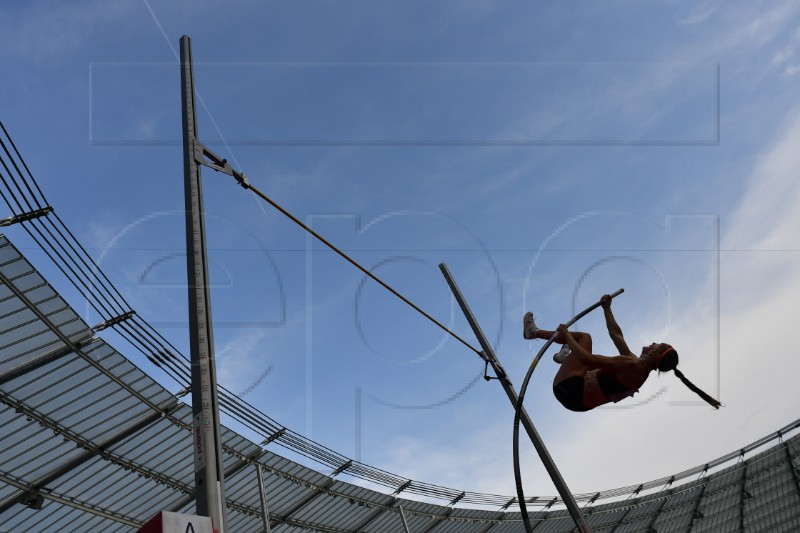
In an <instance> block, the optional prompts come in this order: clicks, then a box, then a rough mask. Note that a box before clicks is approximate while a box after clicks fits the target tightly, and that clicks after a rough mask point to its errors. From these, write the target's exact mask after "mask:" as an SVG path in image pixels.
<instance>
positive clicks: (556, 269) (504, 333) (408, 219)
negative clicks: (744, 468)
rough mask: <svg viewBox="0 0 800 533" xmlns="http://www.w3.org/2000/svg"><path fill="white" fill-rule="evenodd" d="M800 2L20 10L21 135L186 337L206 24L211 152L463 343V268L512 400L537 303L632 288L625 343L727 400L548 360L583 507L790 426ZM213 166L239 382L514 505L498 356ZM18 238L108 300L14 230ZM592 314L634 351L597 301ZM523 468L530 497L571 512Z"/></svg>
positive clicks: (396, 462) (535, 472)
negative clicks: (192, 103) (631, 395)
mask: <svg viewBox="0 0 800 533" xmlns="http://www.w3.org/2000/svg"><path fill="white" fill-rule="evenodd" d="M798 11H800V6H798V5H797V4H796V3H794V2H725V3H723V2H720V1H705V2H674V1H670V2H667V1H664V2H648V3H642V2H632V1H609V2H603V3H601V4H589V3H585V2H576V1H568V2H559V3H557V4H555V3H554V4H549V5H545V4H542V3H527V2H491V1H483V0H470V1H461V2H455V1H437V2H417V1H410V2H408V1H406V2H400V1H395V2H392V1H381V2H366V1H342V2H323V1H306V0H301V1H298V2H253V1H246V0H241V1H233V2H228V3H226V4H224V5H223V4H220V3H217V2H206V1H201V2H180V1H164V2H155V1H144V0H117V1H109V2H101V1H75V2H69V3H62V2H55V1H51V2H47V1H34V2H27V3H25V4H16V3H15V4H12V5H6V6H4V7H3V9H2V15H3V16H2V18H0V61H2V63H3V67H4V73H5V74H4V76H3V78H2V82H1V83H0V97H1V98H2V101H3V102H4V105H3V112H2V116H1V117H0V118H2V120H3V122H4V124H5V125H6V127H7V128H8V129H9V131H10V133H11V134H12V136H13V137H14V140H15V142H16V143H17V146H18V147H19V148H20V150H21V151H22V153H23V155H24V156H25V157H26V158H27V161H28V164H29V166H30V167H31V170H32V171H33V173H34V175H35V176H36V177H37V179H38V181H39V183H40V185H41V186H42V188H43V189H44V192H45V194H46V196H47V197H48V199H49V200H50V202H51V203H52V204H53V206H54V207H55V208H56V210H57V211H58V213H59V214H60V216H61V217H62V219H63V220H64V221H65V222H66V223H67V224H68V225H69V226H70V228H72V230H73V231H74V232H75V233H76V234H77V236H78V238H79V240H80V241H81V242H82V243H83V244H84V245H85V246H86V247H87V248H88V249H89V250H90V252H91V253H92V255H93V256H94V257H95V258H96V260H97V261H98V262H99V263H100V265H101V267H102V268H103V269H104V271H105V272H106V273H107V274H108V275H109V277H110V278H111V279H112V280H113V281H114V282H115V284H116V285H117V286H118V287H119V288H120V290H121V291H122V292H123V294H124V295H125V296H126V298H128V299H129V301H130V302H131V303H132V304H133V305H134V307H135V308H136V309H137V311H138V313H139V314H140V315H141V316H143V317H145V318H146V319H147V320H148V321H150V322H151V323H153V324H154V325H156V326H157V327H158V328H159V329H160V330H161V331H162V332H163V333H164V335H165V336H167V338H169V339H170V340H171V341H172V342H174V343H175V344H176V345H177V346H179V347H182V348H185V349H186V350H187V351H188V348H186V347H187V346H188V339H187V330H186V326H185V320H186V319H185V316H186V295H185V287H184V285H185V266H184V257H183V255H182V253H183V247H184V235H183V231H184V228H183V214H182V209H183V191H182V189H183V184H182V172H183V171H182V160H181V153H180V145H179V142H180V135H181V133H180V93H179V70H178V62H177V59H176V51H177V49H178V39H179V38H180V36H181V35H183V34H188V35H190V36H191V37H192V40H193V52H194V59H195V62H196V72H197V78H196V83H197V89H198V92H199V95H200V98H201V99H202V103H203V106H202V108H201V109H199V110H198V125H199V130H200V136H201V138H202V140H203V141H205V142H207V143H208V144H209V145H210V146H211V147H212V148H213V149H214V150H215V151H217V152H218V153H219V154H220V155H222V156H223V157H227V158H228V159H229V160H230V161H231V162H232V164H233V165H234V166H235V167H237V168H238V169H241V170H243V171H245V172H246V173H247V174H248V175H249V176H250V178H251V180H252V182H253V183H254V184H255V185H256V186H258V187H259V188H260V189H261V190H263V191H264V192H266V193H267V194H268V195H270V196H271V197H273V198H274V199H275V200H276V201H278V202H279V203H281V204H282V205H284V206H285V207H286V208H287V209H289V210H290V211H292V212H293V213H294V214H295V215H297V216H298V217H299V218H301V219H302V220H304V221H306V222H307V223H309V224H311V225H312V226H313V227H314V228H315V229H317V230H318V231H320V232H321V233H322V234H324V235H326V236H327V237H328V238H329V239H330V240H332V241H333V242H335V243H337V245H339V246H341V247H342V248H344V249H346V250H347V251H348V252H349V253H350V254H351V255H352V256H353V257H354V258H355V259H356V260H358V261H360V262H361V263H362V264H364V265H365V266H366V267H368V268H370V269H374V272H375V273H376V274H377V275H379V276H381V277H382V278H383V279H385V280H386V281H388V282H389V283H390V284H391V285H393V286H394V287H395V288H397V289H398V290H400V291H401V292H402V293H403V294H405V295H406V296H407V297H409V298H410V299H412V300H413V301H415V302H416V303H417V304H418V305H420V306H421V307H422V308H424V309H425V310H427V311H428V312H429V313H431V314H432V315H434V316H436V317H437V318H439V319H440V320H441V321H443V322H444V323H445V324H448V325H450V326H451V327H453V328H454V329H455V330H456V331H458V332H459V333H460V334H462V335H463V336H464V337H465V338H468V339H469V340H470V341H471V342H472V339H473V338H472V335H471V333H470V331H469V329H468V327H467V326H466V323H465V320H464V319H463V317H462V316H461V315H460V312H459V311H458V310H457V308H456V307H455V305H454V302H453V301H452V298H451V296H450V293H449V290H448V289H447V286H446V284H445V283H444V280H443V278H442V277H441V275H440V274H439V272H438V269H437V268H436V265H437V264H438V263H440V262H442V261H444V262H446V263H447V264H448V265H449V267H450V269H451V271H452V272H453V274H454V276H455V278H456V279H457V281H458V282H459V284H460V286H461V289H462V291H463V292H464V293H465V295H466V297H467V298H468V300H469V302H470V304H471V306H472V308H473V310H474V311H475V313H476V315H477V316H478V318H479V320H480V321H481V323H482V326H483V328H484V330H485V331H486V333H487V335H488V336H489V338H490V339H492V340H493V342H495V343H496V351H497V352H498V355H499V357H500V359H501V361H502V362H503V364H504V365H505V367H506V369H507V370H508V371H509V373H510V375H511V376H512V380H513V381H514V383H515V384H516V385H519V383H520V382H521V381H522V378H523V376H524V373H525V371H526V370H527V366H528V364H529V362H530V360H531V358H532V357H533V355H534V354H535V353H536V351H537V350H538V346H539V344H537V343H530V342H526V341H524V340H523V339H522V338H521V335H520V333H521V332H520V329H521V327H520V322H521V317H522V315H523V313H524V311H525V310H527V309H532V310H533V311H534V312H536V314H537V315H538V316H539V317H540V322H541V324H542V325H546V326H551V325H552V326H554V325H556V324H558V323H559V322H563V321H566V320H567V319H569V318H570V317H571V316H572V315H573V314H574V313H575V312H577V311H579V310H580V309H582V308H583V307H586V306H587V305H589V304H591V303H593V302H594V301H596V300H597V299H598V298H599V296H600V295H602V294H603V293H605V292H611V291H613V290H616V289H617V288H620V287H624V288H625V290H626V293H625V294H624V295H623V296H621V297H620V298H619V299H617V300H616V301H615V304H614V309H615V312H616V314H617V317H618V320H619V322H620V324H621V326H622V328H623V331H624V332H625V334H626V338H627V339H628V341H629V344H630V345H631V347H632V348H634V349H635V350H638V349H639V347H640V346H643V345H645V344H649V343H650V342H652V341H653V340H657V341H660V340H666V341H669V342H671V343H672V344H674V345H675V346H676V347H677V348H678V350H679V352H680V354H681V368H682V369H683V371H684V373H685V374H686V375H687V376H688V377H689V378H690V379H692V380H693V381H694V382H695V383H696V384H697V385H698V386H700V387H701V388H703V389H705V390H706V391H707V392H709V393H711V394H712V395H715V396H720V397H721V399H722V402H723V403H724V404H725V408H724V409H722V410H720V411H713V410H711V409H710V408H707V407H705V406H704V405H701V404H699V403H698V402H697V401H696V397H694V396H693V395H692V393H691V392H689V391H687V390H686V389H685V388H684V387H683V386H682V385H681V384H680V382H678V381H677V380H676V379H675V378H674V376H672V375H671V374H666V375H663V376H661V377H659V378H656V377H652V378H651V381H650V382H648V384H647V385H646V386H645V387H644V388H643V389H642V391H641V392H640V394H638V395H637V396H636V397H635V399H634V400H633V401H628V402H627V403H623V404H620V405H619V406H617V407H614V408H608V409H602V410H596V411H593V412H591V413H586V414H575V413H570V412H567V411H565V410H564V409H563V408H561V407H560V405H558V404H557V403H556V401H555V400H554V399H553V398H552V393H551V392H550V385H551V380H552V377H553V375H554V374H555V371H556V368H555V365H554V364H553V363H552V362H551V361H550V359H549V357H546V358H545V359H544V360H543V363H542V364H541V365H540V367H539V369H538V370H537V373H536V374H535V375H534V379H533V381H532V384H531V388H530V389H529V391H528V394H527V409H528V411H529V412H530V413H531V416H532V417H533V418H534V422H535V424H536V425H537V427H538V428H539V431H540V433H541V434H542V436H543V438H544V439H545V442H546V443H547V444H548V446H549V447H550V448H551V453H552V455H553V456H554V458H555V459H556V461H557V462H558V463H559V464H560V465H561V469H562V473H563V475H564V477H565V479H566V480H567V482H568V484H569V485H570V487H571V488H572V489H573V490H575V491H576V492H589V491H593V490H601V489H606V488H613V487H617V486H622V485H628V484H635V483H637V482H640V481H643V480H646V479H652V478H656V477H661V476H664V475H668V474H671V473H675V472H678V471H680V470H683V469H685V468H688V467H692V466H695V465H697V464H701V463H703V462H705V461H707V460H709V459H712V458H714V457H716V456H719V455H721V454H724V453H727V452H730V451H732V450H735V449H737V448H738V447H740V446H742V445H744V444H746V443H749V442H751V441H753V440H755V439H757V438H759V437H761V436H763V435H764V434H766V433H768V432H771V431H774V430H776V429H778V428H779V427H781V426H783V425H785V424H786V423H788V422H791V421H792V420H794V418H795V417H796V410H795V409H793V406H795V405H797V403H798V400H800V398H798V389H797V388H796V387H795V386H794V381H795V379H796V378H795V376H796V372H797V371H798V367H799V366H800V363H798V361H797V359H796V358H795V357H793V354H792V353H791V349H790V348H787V346H788V344H789V342H790V339H791V334H792V331H793V328H794V327H795V326H794V320H793V319H794V317H796V316H797V312H798V309H797V295H798V293H800V278H799V277H798V274H797V271H798V269H797V268H796V267H797V265H798V262H800V257H798V249H799V248H798V237H797V234H796V231H795V228H796V227H797V222H798V220H797V219H798V215H797V214H796V213H798V212H800V210H798V207H800V206H798V200H800V196H799V195H798V190H797V185H796V184H797V177H796V175H795V174H796V170H795V169H796V168H798V163H800V161H798V159H800V156H798V155H797V153H798V152H797V150H796V148H795V147H796V146H797V143H798V142H800V106H798V104H797V102H796V94H797V88H798V74H800V70H798V69H800V66H799V65H800V57H798V52H797V50H798V45H800V32H798V31H797V29H796V28H797V27H798V20H800V13H798ZM203 175H204V193H205V202H206V209H207V212H208V214H207V217H208V218H207V227H208V230H207V231H208V239H209V246H210V258H211V278H212V284H213V286H214V288H213V292H212V298H213V306H214V315H213V316H214V320H215V326H216V329H215V335H216V339H215V341H216V350H217V356H218V372H219V379H220V382H221V383H223V384H224V385H225V386H226V387H228V388H229V389H230V390H233V391H236V392H239V393H241V394H243V395H244V397H245V398H246V399H247V400H248V401H249V402H251V403H253V404H255V405H257V406H258V407H259V408H261V409H262V410H263V411H264V412H266V413H268V414H269V415H270V416H272V417H273V418H275V419H277V420H278V421H280V422H281V423H283V424H285V425H287V426H289V427H290V428H292V429H293V430H295V431H299V432H302V433H304V434H306V435H308V436H310V437H312V438H314V439H315V440H317V441H319V442H321V443H323V444H325V445H326V446H328V447H330V448H333V449H335V450H337V451H339V452H341V453H343V454H345V455H348V456H351V457H354V458H356V459H359V460H361V461H364V462H366V463H369V464H372V465H374V466H378V467H381V468H384V469H386V470H389V471H392V472H395V473H397V474H400V475H403V476H407V477H411V478H413V479H418V480H421V481H426V482H429V483H436V484H443V485H447V486H452V487H455V488H461V489H465V490H471V491H484V492H494V493H500V494H513V492H514V486H513V473H512V469H511V468H512V467H511V452H510V451H511V442H510V441H511V423H512V420H513V411H512V409H511V407H510V406H509V404H508V402H507V400H506V398H505V395H504V394H503V392H502V390H501V389H500V387H499V386H498V385H497V383H496V382H491V383H486V382H484V381H483V380H482V379H480V378H479V375H480V374H481V373H482V370H483V365H482V363H481V362H480V361H479V360H478V358H477V357H476V356H475V355H474V354H472V353H471V352H469V351H467V350H465V349H464V348H463V347H461V346H460V345H458V344H457V343H456V342H454V341H453V340H452V339H448V338H446V337H443V336H442V334H441V332H440V331H439V330H437V329H436V328H435V327H434V326H432V325H430V324H429V323H427V322H426V321H425V320H424V319H422V318H421V317H419V316H418V315H416V314H415V313H414V312H412V311H410V310H408V309H407V308H405V307H404V306H403V305H402V304H401V303H399V302H398V301H396V300H395V299H394V298H393V296H391V295H390V294H388V293H386V292H385V291H383V290H382V289H381V288H380V287H378V286H376V285H375V284H373V283H371V282H370V281H369V280H365V279H364V277H363V276H362V275H361V274H360V273H359V272H358V271H356V270H355V269H353V268H352V267H351V266H350V265H348V264H346V263H344V262H343V261H342V260H341V259H340V258H338V257H336V256H334V255H333V254H332V253H330V252H328V251H325V250H324V248H323V247H322V246H321V245H320V244H319V243H315V242H312V241H311V240H310V238H309V237H308V236H307V235H305V234H304V233H303V232H302V231H300V230H299V229H298V228H296V227H295V226H293V225H291V223H290V222H289V221H287V220H286V219H284V218H283V217H281V216H280V215H279V214H278V213H276V212H275V211H274V210H272V209H271V208H270V207H269V206H267V205H265V204H262V203H259V202H258V201H257V200H256V199H255V198H254V197H253V196H252V195H251V194H249V193H247V192H245V191H244V190H242V189H241V188H239V187H237V186H236V185H235V183H234V182H233V181H232V180H231V179H230V178H228V177H225V176H222V175H217V174H214V173H212V172H211V171H209V170H204V172H203ZM6 234H7V235H8V236H9V237H10V238H11V239H12V241H13V242H15V243H16V244H17V245H18V246H19V247H20V248H22V249H23V252H24V253H26V255H28V256H29V257H30V258H31V259H32V260H34V262H35V263H36V264H37V266H38V267H39V268H40V269H41V270H42V271H43V272H45V273H46V274H47V275H48V276H49V278H50V280H51V282H52V283H53V284H54V285H55V286H56V288H57V289H58V290H60V291H61V292H62V293H64V294H65V295H66V296H67V297H68V298H69V301H70V302H71V303H72V304H73V305H74V306H75V307H76V308H77V309H85V308H86V306H85V305H84V304H83V303H82V302H81V301H80V299H79V296H78V295H76V294H75V293H74V291H72V290H71V288H70V287H69V286H68V285H66V283H65V282H64V281H63V279H60V278H59V275H58V273H57V272H56V270H55V269H54V268H53V267H52V265H50V264H48V262H47V260H46V258H44V257H43V256H42V254H40V253H38V252H37V251H36V249H35V248H34V247H33V246H32V245H31V243H30V242H29V241H27V240H26V236H25V235H24V234H23V232H22V231H21V230H20V229H19V228H13V227H12V228H8V229H7V231H6ZM573 299H574V304H573ZM86 318H87V320H88V321H89V322H90V323H94V322H96V321H97V317H96V316H93V315H92V313H91V312H89V311H88V310H87V311H86ZM580 327H581V329H586V330H587V331H590V332H591V333H592V334H593V335H594V337H595V351H596V352H598V353H610V352H611V350H612V349H613V345H612V344H611V343H610V341H609V340H608V339H607V336H606V335H605V329H604V326H603V323H602V319H601V317H600V316H599V315H598V316H594V315H591V316H589V317H587V318H586V319H585V320H584V321H582V322H581V323H580ZM108 339H109V341H110V342H112V344H114V345H115V346H116V347H117V348H118V349H119V350H120V351H122V352H123V353H125V354H126V355H128V356H129V357H130V358H131V359H132V360H134V361H136V362H137V363H138V364H140V365H141V366H142V367H143V368H144V369H146V370H147V371H148V372H149V373H150V374H151V375H153V376H154V377H156V378H157V379H159V380H160V381H161V382H162V383H163V384H164V385H165V386H167V387H168V388H170V389H171V390H176V389H177V387H176V385H175V383H173V382H171V381H170V379H169V378H168V377H166V376H164V375H162V374H160V372H159V371H158V369H155V368H153V367H152V365H150V363H148V362H147V360H146V359H144V358H143V357H141V356H140V355H139V354H138V353H137V352H136V351H134V350H133V349H132V348H131V347H129V346H127V345H125V343H124V341H122V340H121V339H116V338H114V337H113V335H112V334H109V335H108ZM474 343H475V344H476V345H477V342H476V341H475V342H474ZM687 403H688V404H689V405H686V404H687ZM523 449H526V448H525V447H523ZM276 451H281V449H276ZM527 451H528V455H527V458H526V459H525V460H524V461H523V465H524V467H525V472H526V480H527V481H526V487H527V488H528V490H529V491H530V492H531V494H542V495H550V494H554V492H555V491H554V489H553V487H552V485H551V483H550V481H549V480H548V479H547V478H546V475H545V473H544V469H543V468H542V467H541V466H540V465H539V464H538V460H537V458H536V457H535V454H534V452H533V450H532V448H527ZM620 463H622V464H624V466H622V467H621V466H620Z"/></svg>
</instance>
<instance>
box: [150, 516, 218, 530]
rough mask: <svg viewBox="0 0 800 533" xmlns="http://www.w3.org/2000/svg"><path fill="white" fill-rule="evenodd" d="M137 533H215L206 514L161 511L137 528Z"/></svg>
mask: <svg viewBox="0 0 800 533" xmlns="http://www.w3.org/2000/svg"><path fill="white" fill-rule="evenodd" d="M139 533H216V530H215V529H214V528H213V526H212V524H211V519H210V518H209V517H207V516H194V515H190V514H181V513H169V512H167V511H162V512H160V513H158V514H157V515H156V516H154V517H153V518H152V519H150V521H148V522H147V523H146V524H145V525H144V526H142V528H141V529H140V530H139Z"/></svg>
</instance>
